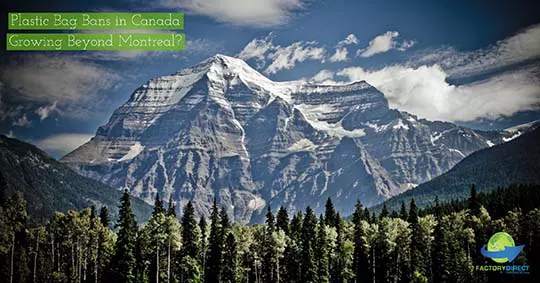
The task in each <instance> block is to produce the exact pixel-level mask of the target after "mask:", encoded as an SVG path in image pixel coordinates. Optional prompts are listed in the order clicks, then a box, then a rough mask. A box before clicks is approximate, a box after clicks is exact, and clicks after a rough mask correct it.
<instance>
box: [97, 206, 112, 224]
mask: <svg viewBox="0 0 540 283" xmlns="http://www.w3.org/2000/svg"><path fill="white" fill-rule="evenodd" d="M99 221H100V222H101V225H103V227H109V225H111V219H110V218H109V210H108V209H107V207H106V206H102V207H101V209H100V210H99Z"/></svg>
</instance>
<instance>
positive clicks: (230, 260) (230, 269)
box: [221, 233, 238, 283]
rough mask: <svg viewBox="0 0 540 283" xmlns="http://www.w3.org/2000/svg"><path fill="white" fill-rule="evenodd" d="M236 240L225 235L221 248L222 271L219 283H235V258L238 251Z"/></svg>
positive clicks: (236, 268) (236, 270) (236, 272)
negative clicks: (223, 244)
mask: <svg viewBox="0 0 540 283" xmlns="http://www.w3.org/2000/svg"><path fill="white" fill-rule="evenodd" d="M236 249H237V244H236V239H235V238H234V235H233V234H232V233H227V237H226V239H225V246H224V248H223V270H222V272H221V282H223V283H235V282H237V280H236V275H237V274H238V267H237V257H238V251H237V250H236Z"/></svg>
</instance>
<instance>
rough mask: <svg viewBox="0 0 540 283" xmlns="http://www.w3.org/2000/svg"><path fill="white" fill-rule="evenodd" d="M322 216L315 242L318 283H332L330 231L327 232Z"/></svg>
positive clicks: (334, 217)
mask: <svg viewBox="0 0 540 283" xmlns="http://www.w3.org/2000/svg"><path fill="white" fill-rule="evenodd" d="M335 219H336V215H334V216H333V218H332V221H331V223H335V221H336V220H335ZM326 221H327V219H324V218H323V217H322V216H321V218H320V220H319V226H318V229H317V234H316V237H317V239H316V240H315V251H314V254H315V258H316V260H317V282H319V283H328V282H330V265H329V264H330V262H329V261H330V260H329V257H330V244H331V243H329V242H328V231H326V224H325V222H326Z"/></svg>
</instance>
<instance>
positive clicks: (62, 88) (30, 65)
mask: <svg viewBox="0 0 540 283" xmlns="http://www.w3.org/2000/svg"><path fill="white" fill-rule="evenodd" d="M0 80H2V81H3V82H4V83H5V84H6V85H8V86H9V87H10V88H11V89H14V90H16V91H17V92H18V93H19V94H20V95H21V96H20V97H17V98H18V99H24V100H27V101H31V102H33V103H35V104H38V105H39V104H41V105H43V104H52V105H55V106H54V108H50V107H49V108H50V109H48V110H49V111H48V112H45V111H46V110H47V109H43V110H41V113H37V114H38V115H40V116H41V114H47V115H48V114H49V113H50V111H51V110H53V109H55V110H56V111H58V112H59V113H63V114H66V115H72V116H73V117H85V113H89V112H90V111H92V107H94V108H96V107H99V102H100V101H103V99H107V97H105V96H100V92H101V91H102V90H106V89H110V88H111V87H114V86H115V85H116V84H117V83H118V82H119V81H120V76H119V75H117V74H116V73H114V72H112V71H110V70H109V69H107V68H105V67H103V66H101V65H98V64H94V63H91V62H89V61H88V60H84V59H80V58H76V57H67V56H66V57H62V56H55V55H49V56H45V55H42V54H33V55H28V56H24V57H20V58H18V59H17V60H13V61H12V62H10V63H9V64H7V65H4V66H2V68H1V69H0ZM62 110H63V111H62ZM41 117H45V116H41Z"/></svg>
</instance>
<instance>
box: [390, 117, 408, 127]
mask: <svg viewBox="0 0 540 283" xmlns="http://www.w3.org/2000/svg"><path fill="white" fill-rule="evenodd" d="M392 128H394V129H405V130H409V126H408V125H405V124H404V123H403V120H401V119H398V123H397V125H394V126H393V127H392Z"/></svg>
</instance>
